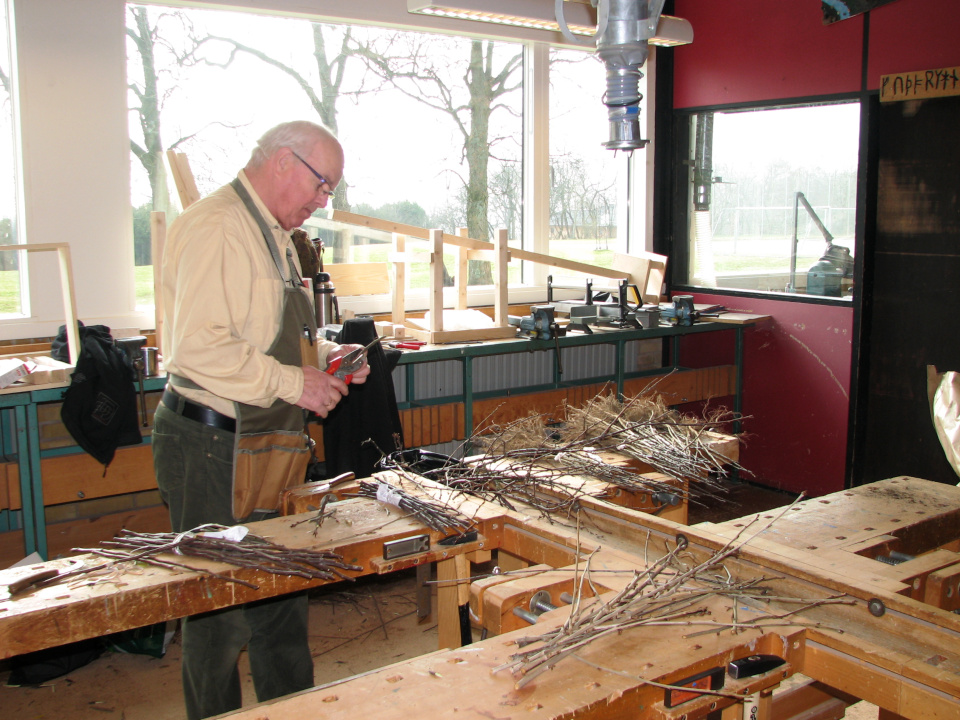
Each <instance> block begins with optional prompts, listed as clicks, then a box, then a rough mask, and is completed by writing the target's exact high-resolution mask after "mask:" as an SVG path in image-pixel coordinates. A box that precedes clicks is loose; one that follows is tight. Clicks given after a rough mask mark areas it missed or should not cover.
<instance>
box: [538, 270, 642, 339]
mask: <svg viewBox="0 0 960 720" xmlns="http://www.w3.org/2000/svg"><path fill="white" fill-rule="evenodd" d="M554 287H562V286H554V285H553V276H548V277H547V299H548V301H549V302H551V303H552V304H553V307H554V309H555V310H556V312H557V313H561V314H566V315H568V316H569V318H570V322H569V324H568V325H567V329H568V330H570V331H573V330H578V331H580V332H584V333H587V334H592V333H593V330H592V329H591V326H595V327H607V328H619V329H623V328H655V327H657V326H658V325H659V324H660V308H659V307H658V306H656V305H643V304H642V299H641V295H640V290H639V288H638V287H637V286H636V285H634V284H633V283H631V282H630V281H629V280H621V281H620V282H619V284H618V286H617V287H616V288H615V289H613V288H611V289H607V290H601V291H597V290H594V288H593V282H592V281H590V280H588V281H587V288H586V294H585V295H584V298H583V299H582V300H563V301H559V302H553V290H554ZM567 289H571V290H572V289H574V288H567ZM631 292H632V293H633V296H634V297H635V298H636V301H637V302H636V304H634V303H632V302H631V299H630V297H631ZM613 298H616V301H614V299H613Z"/></svg>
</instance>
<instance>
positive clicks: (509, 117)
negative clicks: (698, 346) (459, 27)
mask: <svg viewBox="0 0 960 720" xmlns="http://www.w3.org/2000/svg"><path fill="white" fill-rule="evenodd" d="M127 13H128V22H127V26H128V35H129V40H128V76H129V80H130V84H131V88H132V89H131V92H130V108H131V114H130V132H131V139H132V142H133V147H134V152H133V157H132V178H133V180H132V183H133V188H132V198H133V206H134V219H135V220H134V221H135V243H136V258H137V264H138V266H140V267H139V268H138V278H139V280H138V287H139V288H142V294H141V291H138V297H139V298H140V299H141V301H143V302H144V303H147V302H149V301H150V294H151V292H152V285H151V283H150V278H151V272H152V269H151V267H150V266H151V264H152V258H151V257H150V253H149V220H148V219H149V212H150V211H151V210H153V209H161V208H162V209H168V208H175V207H176V205H177V202H176V197H175V193H174V191H173V189H172V188H173V186H172V183H171V182H170V181H169V180H168V178H167V177H166V173H165V170H164V160H163V154H164V153H165V152H166V151H167V150H169V149H174V150H176V151H178V152H182V153H185V154H186V155H187V157H188V159H189V161H190V165H191V169H192V171H193V173H194V175H195V177H196V182H197V186H198V189H199V190H200V193H201V195H203V194H206V193H208V192H210V191H212V190H213V189H215V188H217V187H219V186H220V185H222V184H224V183H226V182H228V181H229V180H230V179H231V178H232V177H233V176H234V175H235V174H236V172H237V170H238V169H239V168H240V167H242V166H243V165H244V164H245V162H246V160H247V157H248V154H249V152H250V149H251V148H252V147H253V146H254V143H255V141H256V139H257V137H258V136H259V135H260V134H261V133H262V132H263V131H264V130H266V129H267V128H269V127H271V126H272V125H274V124H276V123H278V122H281V121H284V120H288V119H294V118H305V119H312V120H315V121H319V122H322V123H324V124H326V125H327V126H329V127H330V128H331V129H333V130H334V131H335V132H336V133H337V135H338V137H339V138H340V140H341V142H342V143H343V145H344V148H345V152H346V167H345V174H344V179H343V181H342V183H341V185H340V186H339V187H338V188H337V192H336V197H335V200H334V203H333V206H334V209H336V210H345V211H349V212H353V213H359V214H362V215H369V216H373V217H377V218H381V219H384V220H390V221H395V222H400V223H404V224H408V225H415V226H419V227H425V228H441V229H443V230H445V231H446V232H450V233H457V232H461V230H462V229H465V232H466V233H467V234H468V235H469V236H470V237H473V238H477V239H481V240H490V239H492V238H493V237H494V234H495V232H496V231H497V230H498V229H499V228H506V229H507V230H508V234H509V237H510V243H511V244H512V245H518V246H519V245H521V244H523V245H525V246H526V247H528V248H531V249H538V250H539V251H541V252H551V253H554V254H557V255H561V256H564V257H571V258H576V259H578V260H581V261H583V262H589V263H595V264H599V265H608V266H609V265H610V263H611V258H612V254H613V251H615V250H623V249H625V223H620V227H619V229H618V212H622V210H623V208H625V207H626V173H625V168H626V164H627V159H626V156H625V155H623V154H621V155H619V156H617V157H615V156H614V154H613V153H612V152H610V151H608V150H605V149H603V147H602V143H603V141H604V140H605V139H606V132H607V128H606V118H605V115H606V111H605V108H604V106H603V105H602V103H601V95H602V92H603V88H604V82H603V67H602V65H601V64H600V63H599V62H598V61H597V60H596V59H595V58H593V57H592V55H593V53H592V52H589V51H585V52H577V51H561V52H557V53H556V54H552V57H551V62H550V75H549V77H550V97H551V102H550V108H549V112H543V113H542V117H543V120H542V122H543V123H545V124H546V123H549V125H550V137H551V144H550V159H549V163H550V178H551V180H550V186H551V191H550V220H549V222H550V228H549V238H550V242H549V247H539V248H533V247H532V239H531V238H528V237H526V234H527V233H525V228H524V220H523V217H524V198H523V189H524V175H525V173H526V172H529V170H530V169H529V168H524V147H523V138H524V136H525V135H524V132H525V123H530V122H536V121H537V120H536V118H535V117H526V118H525V117H524V107H525V106H524V94H525V89H524V77H525V71H524V68H525V62H528V59H527V58H528V55H529V53H528V52H527V48H525V47H524V46H523V45H522V44H519V43H510V42H504V41H494V40H484V39H476V38H460V37H448V36H441V35H431V34H425V33H418V32H412V31H405V30H397V29H382V28H372V27H363V26H357V25H332V24H319V23H311V22H309V21H307V20H301V19H295V18H279V17H267V16H263V15H254V14H250V13H242V12H227V11H218V10H199V9H184V8H163V7H157V6H138V5H132V4H131V5H129V6H128V8H127ZM541 130H542V131H543V132H546V130H547V128H546V126H545V125H544V127H543V128H542V129H541ZM534 131H535V132H536V131H537V130H536V128H534ZM527 137H529V133H528V134H527ZM544 162H545V164H546V160H545V161H544ZM172 196H173V197H172ZM174 211H175V210H174ZM170 220H172V217H169V218H168V221H170ZM307 225H308V226H309V227H308V233H309V234H310V235H311V237H319V238H320V239H322V240H323V242H324V246H325V255H324V261H325V262H327V263H330V262H383V261H386V260H387V258H388V255H389V252H390V242H389V241H390V238H389V235H387V234H384V233H378V232H373V231H370V232H368V231H361V230H358V229H357V228H356V226H349V225H340V224H338V223H334V222H331V221H330V220H329V219H327V218H326V213H324V212H323V211H321V212H318V213H317V217H315V218H313V219H311V220H310V221H308V224H307ZM618 233H619V234H618ZM414 249H416V248H415V247H414ZM424 249H426V248H425V247H424ZM425 257H426V256H425ZM445 260H446V262H445V264H446V266H447V269H448V275H449V276H450V277H452V275H453V274H454V272H455V260H454V257H453V256H452V254H451V255H449V256H448V257H447V258H446V259H445ZM407 277H408V282H409V283H410V285H411V288H413V289H416V288H418V287H420V288H425V287H426V286H427V284H428V273H427V264H426V263H422V264H418V265H416V266H414V267H412V268H411V269H410V271H408V273H407ZM448 279H449V278H448ZM521 281H524V282H529V281H530V279H529V278H526V277H521V264H520V263H511V267H510V282H511V283H512V284H514V283H519V282H521ZM469 282H470V284H471V285H475V286H477V285H489V284H490V283H491V282H492V276H491V274H490V266H489V263H486V262H482V261H471V262H470V270H469Z"/></svg>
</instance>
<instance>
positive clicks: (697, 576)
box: [494, 536, 853, 688]
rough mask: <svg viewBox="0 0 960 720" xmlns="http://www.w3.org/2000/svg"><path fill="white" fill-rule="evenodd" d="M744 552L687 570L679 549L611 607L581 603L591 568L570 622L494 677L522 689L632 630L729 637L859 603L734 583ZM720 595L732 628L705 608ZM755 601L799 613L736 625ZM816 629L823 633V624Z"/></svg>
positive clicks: (534, 640) (724, 551)
mask: <svg viewBox="0 0 960 720" xmlns="http://www.w3.org/2000/svg"><path fill="white" fill-rule="evenodd" d="M738 538H739V536H738ZM741 546H742V543H739V542H738V539H737V538H735V539H734V540H731V541H730V543H728V544H727V545H726V546H724V547H723V548H721V549H719V550H717V551H715V552H714V553H712V554H711V555H709V556H707V557H706V558H705V559H704V560H702V561H701V562H699V563H697V564H695V565H693V566H686V565H684V564H683V562H681V557H680V555H681V553H683V551H684V550H685V548H686V544H685V543H678V544H677V546H676V547H674V548H673V549H672V550H671V551H670V552H668V553H667V554H666V555H664V556H663V557H662V558H660V559H659V560H657V561H656V562H655V563H653V564H652V565H650V566H649V567H647V568H646V569H645V570H642V571H637V572H635V573H634V576H633V578H632V580H631V581H630V582H629V583H628V584H627V585H626V586H625V587H624V588H623V589H622V590H621V591H620V592H618V593H616V595H614V596H613V597H611V598H610V599H609V600H606V601H605V602H601V601H599V600H597V599H593V600H592V601H585V602H584V601H582V597H583V593H582V591H583V586H584V583H587V582H589V560H588V562H587V569H586V570H585V571H584V574H583V575H582V576H581V578H580V584H579V586H578V587H577V588H576V592H575V594H574V601H573V606H572V609H571V612H570V615H569V617H568V618H567V621H566V622H565V623H564V624H563V625H561V626H559V627H557V628H556V629H554V630H550V631H548V632H546V633H544V634H542V635H539V636H536V637H527V638H521V639H520V640H518V641H517V645H519V646H520V647H526V646H529V645H536V646H537V647H534V648H531V649H528V650H522V651H521V652H518V653H516V654H514V655H511V657H510V660H509V661H508V662H506V663H504V664H503V665H501V666H499V667H497V668H495V669H494V672H498V671H500V670H505V669H508V670H510V671H511V672H512V673H513V674H514V676H515V677H518V678H519V679H518V681H517V687H518V688H519V687H522V686H523V685H525V684H527V683H529V682H530V681H531V680H533V679H534V678H536V677H537V676H538V675H540V674H541V673H543V672H545V671H547V670H550V669H551V668H553V667H554V666H555V665H556V664H557V663H559V662H561V661H562V660H564V659H566V658H568V657H575V656H576V653H577V652H578V651H579V650H582V649H583V648H585V647H586V646H587V645H589V644H590V643H592V642H595V641H596V640H598V639H600V638H602V637H606V636H608V635H613V634H620V633H622V632H624V631H625V630H629V629H631V628H637V627H642V626H648V627H649V626H657V625H669V626H687V627H693V626H697V625H702V626H705V627H706V629H705V630H703V631H700V632H694V633H691V634H689V635H686V636H685V637H692V636H695V635H699V634H703V633H716V632H722V631H724V630H732V631H734V632H741V631H743V630H746V629H751V628H752V629H761V630H762V629H764V628H767V627H776V626H783V625H797V624H801V623H798V622H797V621H796V620H790V619H788V618H790V617H791V616H793V615H795V614H797V613H799V612H802V611H804V610H808V609H810V608H813V607H818V606H820V605H825V604H835V603H846V604H850V603H852V602H853V601H852V600H849V599H845V598H844V597H843V596H832V597H827V598H821V599H815V600H811V599H804V598H793V597H779V596H776V595H775V594H774V593H773V592H772V590H770V589H769V588H767V587H764V582H765V578H757V579H753V580H748V581H736V580H734V579H733V576H732V575H731V574H730V573H729V572H726V571H725V569H724V568H723V562H724V561H725V560H726V559H728V558H730V557H732V556H734V555H735V554H736V553H737V552H738V551H739V549H740V547H741ZM718 595H723V596H727V597H731V598H733V599H734V601H733V603H732V608H731V612H732V616H731V618H730V620H729V621H726V622H724V621H722V620H717V619H713V618H711V617H708V615H709V612H708V610H707V608H706V606H705V604H704V602H705V601H706V600H707V599H709V598H711V597H715V596H718ZM749 600H754V601H755V600H762V601H764V602H765V603H772V602H779V603H782V604H794V605H797V606H798V607H797V609H795V610H791V611H787V612H782V613H779V614H768V615H765V616H761V617H759V618H757V619H753V620H749V621H748V620H742V619H738V617H737V607H738V605H740V604H742V603H743V602H744V601H749ZM817 626H818V627H822V625H819V624H818V625H817ZM831 629H834V630H838V629H837V628H831ZM838 631H841V630H838ZM841 632H842V631H841Z"/></svg>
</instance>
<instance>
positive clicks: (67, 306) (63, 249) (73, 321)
mask: <svg viewBox="0 0 960 720" xmlns="http://www.w3.org/2000/svg"><path fill="white" fill-rule="evenodd" d="M6 250H11V251H17V252H24V251H25V252H56V253H57V261H58V264H59V267H60V293H61V295H62V298H63V317H64V325H65V326H66V329H67V343H68V345H69V352H70V364H71V365H76V364H77V356H78V355H79V353H80V339H79V333H78V329H77V297H76V293H75V292H74V289H73V264H72V263H71V262H70V245H69V243H24V244H17V245H0V252H4V251H6Z"/></svg>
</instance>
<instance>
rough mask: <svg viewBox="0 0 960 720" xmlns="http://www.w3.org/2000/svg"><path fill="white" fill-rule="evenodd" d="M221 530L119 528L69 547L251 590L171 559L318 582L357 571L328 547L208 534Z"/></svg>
mask: <svg viewBox="0 0 960 720" xmlns="http://www.w3.org/2000/svg"><path fill="white" fill-rule="evenodd" d="M226 529H227V528H225V527H224V526H222V525H212V524H211V525H202V526H200V527H197V528H194V529H193V530H190V531H188V532H182V533H138V532H133V531H131V530H121V531H120V536H119V537H116V538H114V539H113V540H105V541H103V542H101V543H100V545H99V546H98V547H95V548H74V550H76V551H77V552H88V553H92V554H95V555H99V556H100V557H104V558H107V559H109V560H110V561H111V562H112V563H120V562H128V561H131V560H133V561H138V562H144V563H147V564H149V565H155V566H158V567H166V568H187V569H189V570H197V571H199V572H205V573H207V574H209V575H212V576H214V577H218V578H222V579H224V580H228V581H230V582H236V583H239V584H241V585H247V586H248V587H253V588H256V587H257V586H256V585H254V584H253V583H250V582H247V581H245V580H240V579H238V578H232V577H229V576H226V575H221V574H218V573H215V572H213V571H210V570H206V569H203V568H194V567H190V566H189V565H186V564H184V563H181V562H178V561H177V560H175V559H173V557H175V556H177V555H182V556H185V557H196V558H205V559H208V560H216V561H218V562H223V563H227V564H229V565H235V566H237V567H245V568H252V569H255V570H261V571H264V572H268V573H271V574H274V575H295V576H299V577H303V578H316V579H320V580H338V579H339V580H352V579H353V578H351V577H350V576H349V575H346V574H344V573H343V572H342V571H343V570H362V568H360V567H358V566H356V565H349V564H347V563H344V562H343V558H342V557H341V556H340V555H338V554H337V553H334V552H330V551H327V550H308V549H302V548H299V549H298V548H288V547H284V546H283V545H278V544H276V543H273V542H270V541H269V540H267V539H265V538H262V537H259V536H257V535H253V534H250V533H247V534H246V535H245V536H244V537H243V538H242V539H240V540H236V541H234V540H228V539H225V538H223V537H217V536H211V535H210V533H217V532H220V531H223V530H226ZM161 556H162V557H161ZM103 567H104V565H100V566H98V567H91V568H84V569H82V570H79V571H77V573H71V574H78V573H81V572H92V571H94V570H99V569H101V568H103ZM64 577H66V575H62V576H60V578H59V579H63V578H64Z"/></svg>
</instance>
